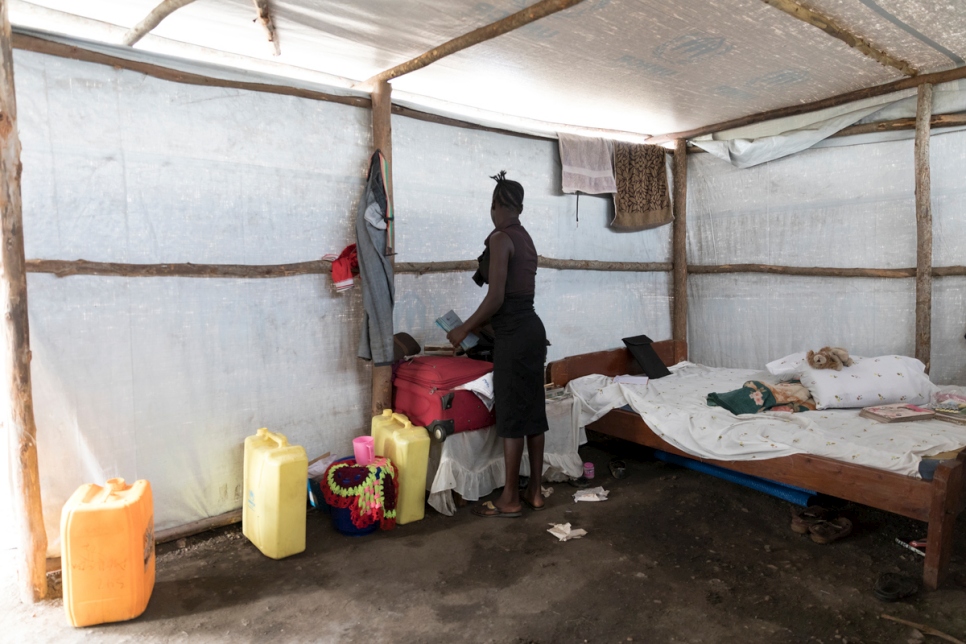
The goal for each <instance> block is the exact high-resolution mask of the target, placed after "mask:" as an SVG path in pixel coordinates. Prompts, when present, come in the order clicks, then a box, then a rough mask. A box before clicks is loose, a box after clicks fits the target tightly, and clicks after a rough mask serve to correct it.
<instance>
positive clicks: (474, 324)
mask: <svg viewBox="0 0 966 644" xmlns="http://www.w3.org/2000/svg"><path fill="white" fill-rule="evenodd" d="M512 256H513V242H512V241H511V240H510V238H509V236H507V234H506V233H503V232H496V233H493V235H491V236H490V285H489V288H487V289H486V296H485V297H484V298H483V301H482V302H480V306H479V307H478V308H477V309H476V312H475V313H473V315H471V316H470V317H469V319H468V320H466V321H465V322H463V324H461V325H460V326H458V327H456V328H455V329H453V330H452V331H450V332H449V333H447V334H446V338H447V339H448V340H449V341H450V343H452V345H453V346H454V347H458V346H459V345H460V342H462V341H463V340H464V339H465V338H466V336H467V335H469V334H470V332H471V331H473V330H474V329H477V328H479V327H481V326H483V324H484V323H485V322H486V321H487V320H489V319H490V318H491V317H493V314H494V313H496V312H497V311H499V310H500V307H501V306H502V305H503V298H504V296H505V295H506V273H507V268H508V267H509V265H510V257H512Z"/></svg>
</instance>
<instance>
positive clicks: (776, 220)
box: [688, 132, 966, 384]
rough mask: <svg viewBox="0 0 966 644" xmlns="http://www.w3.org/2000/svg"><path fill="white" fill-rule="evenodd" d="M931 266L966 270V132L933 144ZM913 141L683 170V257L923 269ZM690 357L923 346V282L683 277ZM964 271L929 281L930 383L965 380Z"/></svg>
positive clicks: (706, 161)
mask: <svg viewBox="0 0 966 644" xmlns="http://www.w3.org/2000/svg"><path fill="white" fill-rule="evenodd" d="M930 147H931V150H930V151H931V155H930V157H931V174H932V206H933V227H934V232H933V265H934V266H951V265H963V264H966V243H964V240H966V198H964V197H966V185H964V183H963V180H962V178H963V176H966V132H954V133H950V134H941V133H934V134H933V136H932V140H931V146H930ZM914 177H915V172H914V166H913V142H912V141H892V142H884V143H874V144H869V145H858V146H850V147H835V148H824V149H812V150H808V151H805V152H801V153H799V154H796V155H793V156H790V157H786V158H784V159H781V160H778V161H772V162H770V163H766V164H764V165H760V166H756V167H754V168H750V169H745V170H739V169H737V168H735V167H732V166H731V165H729V164H728V163H726V162H724V161H721V160H720V159H716V158H714V157H713V156H712V155H710V154H694V155H691V156H690V157H689V167H688V263H689V265H690V264H773V265H782V266H819V267H830V268H831V267H835V268H910V267H915V265H916V208H915V185H914ZM688 287H689V302H690V306H689V310H688V339H689V341H690V346H689V349H690V356H691V359H692V360H694V361H696V362H701V363H703V364H708V365H712V366H727V367H745V368H759V367H761V366H762V365H764V364H765V363H767V362H769V361H770V360H774V359H776V358H780V357H782V356H784V355H788V354H790V353H793V352H796V351H803V350H805V349H809V348H811V349H816V350H817V349H819V348H821V347H823V346H826V345H833V346H843V347H846V348H847V349H849V350H850V351H851V352H852V353H855V354H856V355H864V356H869V355H884V354H893V353H896V354H904V355H913V353H914V350H915V280H913V279H872V278H841V277H835V278H816V277H791V276H785V275H761V274H748V273H739V274H723V275H694V274H692V275H691V276H690V277H689V283H688ZM964 333H966V278H962V277H939V278H934V281H933V317H932V371H931V377H932V379H933V380H934V381H935V382H937V383H940V384H962V383H963V382H966V339H964V338H963V334H964Z"/></svg>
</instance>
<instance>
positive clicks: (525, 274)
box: [473, 222, 537, 302]
mask: <svg viewBox="0 0 966 644" xmlns="http://www.w3.org/2000/svg"><path fill="white" fill-rule="evenodd" d="M496 232H503V233H505V234H506V235H507V236H508V237H509V238H510V241H511V242H513V255H512V256H511V257H510V263H509V265H508V266H507V271H506V290H505V291H504V293H505V297H506V298H511V297H512V298H513V299H518V298H521V297H522V298H526V299H529V300H530V302H533V294H534V292H535V290H536V289H535V284H536V279H537V249H536V247H534V245H533V239H531V238H530V233H528V232H527V229H526V228H524V227H523V226H521V225H520V223H519V222H516V223H512V224H510V225H509V226H505V227H504V228H497V229H495V230H494V231H493V232H491V233H490V234H489V235H488V236H487V238H486V241H485V242H484V244H485V245H486V249H485V250H484V251H483V254H482V255H480V257H479V260H478V261H479V268H478V269H477V270H476V273H475V274H474V275H473V281H474V282H476V283H477V284H478V285H480V286H483V285H484V284H489V282H490V237H492V236H493V234H494V233H496Z"/></svg>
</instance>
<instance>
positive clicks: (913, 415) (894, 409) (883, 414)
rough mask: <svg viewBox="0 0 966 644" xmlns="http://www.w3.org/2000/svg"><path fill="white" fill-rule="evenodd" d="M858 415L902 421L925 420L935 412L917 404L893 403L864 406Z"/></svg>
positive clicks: (932, 416) (880, 419) (894, 421)
mask: <svg viewBox="0 0 966 644" xmlns="http://www.w3.org/2000/svg"><path fill="white" fill-rule="evenodd" d="M859 416H862V417H864V418H870V419H872V420H877V421H879V422H880V423H902V422H906V421H910V420H926V419H928V418H934V417H935V416H936V412H934V411H933V410H931V409H925V408H923V407H919V406H917V405H907V404H904V403H898V404H895V405H878V406H877V407H866V408H865V409H863V410H862V411H860V412H859Z"/></svg>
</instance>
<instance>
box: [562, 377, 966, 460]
mask: <svg viewBox="0 0 966 644" xmlns="http://www.w3.org/2000/svg"><path fill="white" fill-rule="evenodd" d="M670 369H671V372H672V375H670V376H667V377H664V378H661V379H659V380H651V381H649V382H648V384H647V385H626V384H613V378H609V377H607V376H601V375H591V376H585V377H583V378H577V379H575V380H572V381H571V382H570V384H569V385H568V386H567V388H568V391H570V392H571V393H572V394H573V395H574V399H575V400H576V406H577V408H578V414H579V419H578V424H579V425H580V427H585V426H586V425H588V424H589V423H592V422H593V421H595V420H597V419H598V418H600V417H601V416H603V415H604V414H606V413H607V412H609V411H610V410H612V409H616V408H620V407H623V406H624V405H630V406H631V408H633V409H634V411H636V412H637V413H638V414H640V415H641V418H642V419H643V420H644V422H646V423H647V424H648V426H650V427H651V429H653V430H654V433H655V434H657V435H658V436H660V437H661V438H663V439H664V440H666V441H667V442H668V443H670V444H672V445H674V446H675V447H677V448H679V449H681V450H683V451H685V452H687V453H689V454H693V455H695V456H699V457H701V458H709V459H718V460H729V461H745V460H756V459H766V458H779V457H782V456H789V455H791V454H803V453H805V454H812V455H815V456H826V457H828V458H833V459H836V460H840V461H846V462H849V463H857V464H859V465H866V466H869V467H875V468H877V469H881V470H887V471H890V472H896V473H899V474H905V475H907V476H913V477H917V478H918V477H919V462H920V461H921V460H922V457H923V456H930V455H933V454H938V453H941V452H945V451H949V450H955V449H959V448H961V447H963V446H966V427H964V426H961V425H956V424H954V423H948V422H943V421H939V420H924V421H915V422H908V423H878V422H876V421H873V420H869V419H866V418H862V417H861V416H859V410H858V409H836V410H825V411H810V412H801V413H795V414H791V413H787V412H766V413H762V414H742V415H739V416H736V415H734V414H732V413H731V412H729V411H728V410H726V409H723V408H721V407H709V406H708V404H707V396H708V394H709V393H711V392H727V391H732V390H734V389H738V388H739V387H741V386H742V385H743V384H744V383H745V382H747V381H748V380H760V381H762V382H768V383H774V382H777V380H776V378H775V377H774V376H772V375H770V374H769V373H768V372H765V371H755V370H751V369H721V368H712V367H706V366H704V365H699V364H694V363H691V362H682V363H680V364H677V365H675V366H673V367H671V368H670ZM940 389H941V390H944V389H950V388H949V387H941V388H940Z"/></svg>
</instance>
